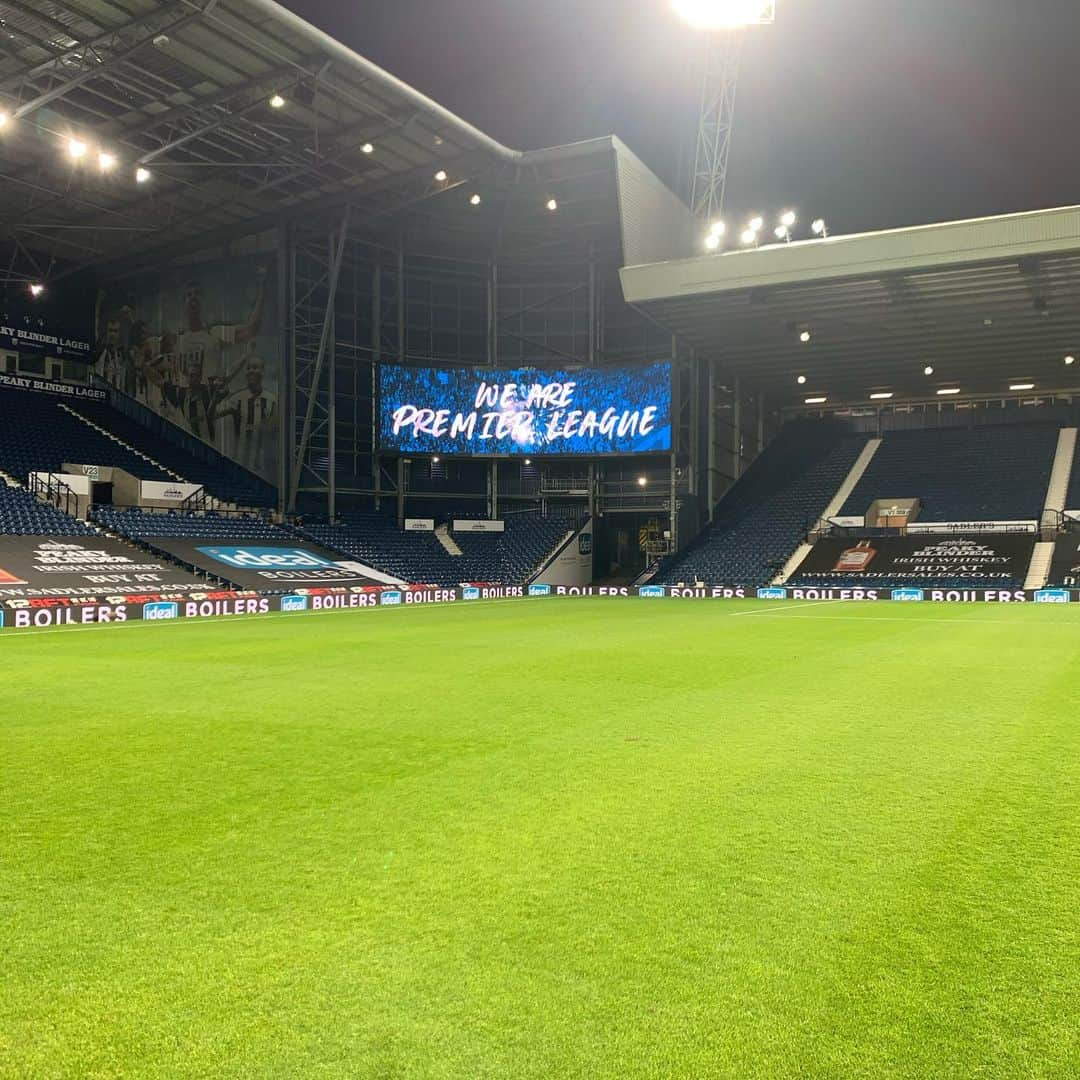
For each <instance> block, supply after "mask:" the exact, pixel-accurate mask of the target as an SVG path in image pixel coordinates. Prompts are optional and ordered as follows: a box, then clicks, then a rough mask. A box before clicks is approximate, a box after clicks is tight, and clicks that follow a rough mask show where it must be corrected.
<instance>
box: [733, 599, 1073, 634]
mask: <svg viewBox="0 0 1080 1080" xmlns="http://www.w3.org/2000/svg"><path fill="white" fill-rule="evenodd" d="M820 602H821V603H830V601H820ZM840 602H841V603H856V602H857V601H854V600H852V601H846V600H845V601H840ZM807 606H808V607H809V606H810V605H807ZM940 606H941V607H946V606H947V605H945V604H942V605H940ZM948 606H950V607H960V606H961V605H960V604H956V605H948ZM1010 606H1011V607H1013V608H1018V607H1021V606H1023V605H1021V604H1013V605H1010ZM738 614H740V615H772V616H773V617H774V618H779V617H780V616H781V615H784V614H788V615H790V614H792V613H791V612H782V611H754V612H749V611H743V612H739V613H738ZM802 618H804V619H807V620H814V621H815V622H824V621H826V620H832V621H838V620H843V621H846V622H903V623H913V622H924V623H936V624H937V625H938V626H949V625H951V624H952V623H960V622H963V623H972V624H973V625H975V626H1004V627H1008V626H1010V625H1012V626H1015V625H1016V624H1015V623H1013V624H1010V623H1003V622H997V621H996V620H994V619H990V618H985V619H968V618H966V617H965V618H960V617H953V618H948V619H927V618H923V617H922V616H920V615H908V616H900V615H867V616H862V615H817V614H815V615H803V616H802ZM1038 625H1039V626H1065V627H1068V628H1069V629H1072V630H1074V629H1075V627H1076V623H1075V622H1072V623H1068V622H1064V623H1053V622H1045V623H1039V624H1038Z"/></svg>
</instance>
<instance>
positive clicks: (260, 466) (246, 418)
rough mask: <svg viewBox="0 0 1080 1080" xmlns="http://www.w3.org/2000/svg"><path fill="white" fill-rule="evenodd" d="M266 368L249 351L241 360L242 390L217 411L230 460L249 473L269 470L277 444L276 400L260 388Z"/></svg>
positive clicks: (271, 467) (262, 472) (264, 389)
mask: <svg viewBox="0 0 1080 1080" xmlns="http://www.w3.org/2000/svg"><path fill="white" fill-rule="evenodd" d="M265 372H266V365H265V364H264V363H263V361H262V360H261V359H260V358H259V357H258V356H256V355H255V353H254V352H249V353H248V354H247V356H246V357H245V359H244V387H243V389H241V390H239V391H237V392H236V393H235V394H233V395H232V396H231V397H229V399H228V400H227V401H226V402H225V403H224V405H223V406H222V407H221V408H220V409H219V411H218V414H217V415H218V416H220V417H222V418H224V419H225V421H226V426H227V428H228V430H229V433H230V437H229V440H228V442H227V447H228V452H229V454H230V456H231V457H233V458H234V459H235V460H236V461H239V462H240V464H241V465H243V466H244V467H245V468H248V469H250V470H251V471H252V472H255V473H260V474H265V473H266V472H267V470H272V469H273V460H272V452H273V449H274V446H275V444H276V441H277V397H276V396H275V395H274V394H272V393H270V392H269V391H268V390H267V389H266V388H265V386H264V385H263V378H264V375H265Z"/></svg>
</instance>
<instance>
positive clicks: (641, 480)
mask: <svg viewBox="0 0 1080 1080" xmlns="http://www.w3.org/2000/svg"><path fill="white" fill-rule="evenodd" d="M637 482H638V487H644V486H645V485H646V484H647V483H648V482H649V481H648V480H646V479H645V477H644V476H639V477H638V478H637Z"/></svg>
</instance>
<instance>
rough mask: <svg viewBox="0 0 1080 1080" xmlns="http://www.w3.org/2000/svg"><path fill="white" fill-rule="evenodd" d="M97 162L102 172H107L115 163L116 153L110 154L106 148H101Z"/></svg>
mask: <svg viewBox="0 0 1080 1080" xmlns="http://www.w3.org/2000/svg"><path fill="white" fill-rule="evenodd" d="M97 163H98V168H99V169H101V171H102V172H108V171H109V170H110V169H111V168H112V167H113V166H114V165H115V164H116V155H115V154H110V153H109V152H108V151H107V150H102V151H101V153H99V154H98V158H97Z"/></svg>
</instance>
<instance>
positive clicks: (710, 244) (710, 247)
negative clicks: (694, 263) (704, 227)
mask: <svg viewBox="0 0 1080 1080" xmlns="http://www.w3.org/2000/svg"><path fill="white" fill-rule="evenodd" d="M719 247H720V237H719V236H717V235H716V234H715V233H709V235H708V236H706V237H705V250H706V251H716V250H717V248H719Z"/></svg>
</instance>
